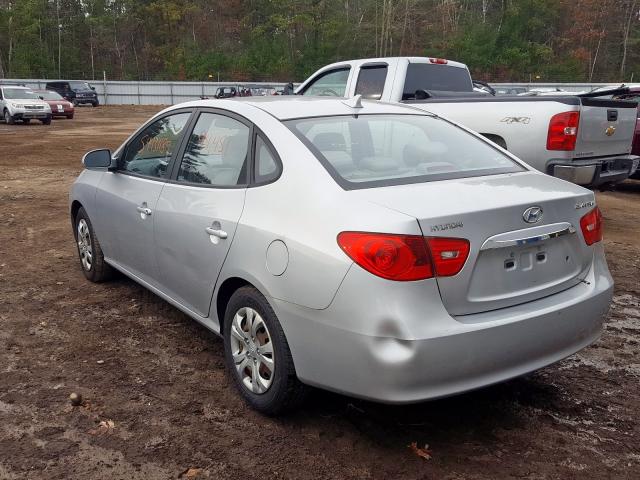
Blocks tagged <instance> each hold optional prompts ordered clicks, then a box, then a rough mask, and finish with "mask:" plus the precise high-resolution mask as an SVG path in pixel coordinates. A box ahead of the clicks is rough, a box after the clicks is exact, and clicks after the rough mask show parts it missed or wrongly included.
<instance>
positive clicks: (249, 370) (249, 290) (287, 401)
mask: <svg viewBox="0 0 640 480" xmlns="http://www.w3.org/2000/svg"><path fill="white" fill-rule="evenodd" d="M251 312H253V313H251ZM252 327H253V328H252ZM223 338H224V351H225V362H226V365H227V369H228V371H229V375H231V377H232V378H233V381H234V384H235V385H236V387H237V388H238V390H239V391H240V394H241V396H242V397H243V398H244V400H245V401H246V402H247V403H248V404H249V405H250V406H251V407H252V408H254V409H255V410H257V411H259V412H261V413H263V414H265V415H279V414H282V413H285V412H288V411H291V410H293V409H295V408H296V407H298V406H299V405H300V404H301V403H302V402H303V401H304V399H305V398H306V396H307V393H308V390H309V387H307V386H306V385H304V384H302V383H301V382H300V380H298V377H297V375H296V370H295V367H294V364H293V358H292V356H291V351H290V350H289V344H288V343H287V339H286V337H285V334H284V331H283V330H282V326H281V325H280V322H279V321H278V317H277V316H276V314H275V312H274V311H273V308H271V305H269V302H268V301H267V299H266V298H265V297H264V296H263V295H262V294H261V293H260V292H259V291H258V290H257V289H256V288H254V287H252V286H246V287H242V288H239V289H238V290H236V292H235V293H234V294H233V295H232V296H231V298H230V299H229V302H228V304H227V308H226V313H225V318H224V331H223ZM269 359H270V360H271V367H272V368H271V371H269V368H268V366H267V365H268V364H269V362H268V360H269ZM236 362H237V363H236ZM243 365H244V369H242V368H243V367H242V366H243ZM267 376H268V377H269V378H268V379H267V378H266V377H267ZM254 379H256V381H255V383H254ZM265 384H268V385H265Z"/></svg>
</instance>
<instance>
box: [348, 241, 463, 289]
mask: <svg viewBox="0 0 640 480" xmlns="http://www.w3.org/2000/svg"><path fill="white" fill-rule="evenodd" d="M338 245H340V247H341V248H342V250H344V251H345V253H346V254H347V255H349V257H351V259H352V260H353V261H354V262H356V263H357V264H358V265H360V266H361V267H362V268H364V269H365V270H367V271H368V272H370V273H373V274H374V275H377V276H379V277H382V278H386V279H388V280H398V281H410V280H424V279H426V278H432V277H434V276H436V275H438V276H443V277H444V276H451V275H456V274H457V273H458V272H459V271H460V270H461V269H462V267H463V265H464V263H465V261H466V260H467V257H468V255H469V241H468V240H465V239H458V238H440V237H434V238H425V237H422V236H419V235H394V234H387V233H366V232H342V233H341V234H339V235H338ZM429 249H431V254H430V253H429Z"/></svg>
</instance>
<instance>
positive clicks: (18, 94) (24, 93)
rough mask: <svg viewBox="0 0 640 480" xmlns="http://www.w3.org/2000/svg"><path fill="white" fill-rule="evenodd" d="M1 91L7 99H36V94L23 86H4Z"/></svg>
mask: <svg viewBox="0 0 640 480" xmlns="http://www.w3.org/2000/svg"><path fill="white" fill-rule="evenodd" d="M2 93H3V94H4V98H7V99H9V100H38V95H36V94H35V93H34V92H33V91H32V90H25V89H24V88H5V89H3V91H2Z"/></svg>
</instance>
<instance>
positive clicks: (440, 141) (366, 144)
mask: <svg viewBox="0 0 640 480" xmlns="http://www.w3.org/2000/svg"><path fill="white" fill-rule="evenodd" d="M285 124H286V125H287V126H288V127H289V128H290V129H291V131H293V133H295V134H296V135H297V136H298V138H300V139H301V140H302V141H303V143H305V145H307V147H308V148H309V149H310V150H311V151H312V152H313V153H314V154H315V156H316V157H317V158H318V159H319V160H320V162H321V163H322V164H323V165H324V166H325V168H327V170H328V171H329V173H330V174H331V175H332V176H333V177H334V178H335V180H336V181H337V182H338V183H339V184H340V185H341V186H342V187H343V188H346V189H352V188H367V187H377V186H387V185H402V184H409V183H420V182H428V181H433V180H444V179H449V178H464V177H475V176H480V175H494V174H499V173H511V172H519V171H523V170H524V168H523V167H522V166H520V165H519V164H518V163H516V162H514V161H513V160H512V159H510V158H509V157H508V156H507V155H505V154H504V153H502V152H500V151H499V150H498V149H497V148H494V147H492V146H491V145H490V144H488V143H486V142H484V141H482V140H480V139H478V138H476V137H475V136H473V135H472V134H470V133H468V132H466V131H464V130H463V129H461V128H459V127H456V126H455V125H453V124H451V123H449V122H447V121H445V120H442V119H440V118H438V117H434V116H430V115H397V114H396V115H349V116H334V117H318V118H303V119H296V120H289V121H287V122H285Z"/></svg>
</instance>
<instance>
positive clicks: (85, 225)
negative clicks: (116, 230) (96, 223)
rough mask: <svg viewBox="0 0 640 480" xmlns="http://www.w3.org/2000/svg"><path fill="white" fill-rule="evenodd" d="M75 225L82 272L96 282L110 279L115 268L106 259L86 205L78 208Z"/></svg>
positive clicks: (88, 278)
mask: <svg viewBox="0 0 640 480" xmlns="http://www.w3.org/2000/svg"><path fill="white" fill-rule="evenodd" d="M74 226H75V228H74V229H73V234H74V236H75V238H76V245H77V246H78V256H79V257H80V266H81V267H82V273H84V276H85V277H87V280H90V281H92V282H95V283H100V282H104V281H106V280H109V279H110V278H111V277H112V276H113V268H112V267H111V266H110V265H109V264H108V263H107V262H105V261H104V254H103V253H102V248H101V247H100V242H99V241H98V237H96V234H95V232H94V231H93V225H91V220H89V216H88V215H87V212H86V211H85V209H84V207H80V210H78V213H77V214H76V218H75V222H74Z"/></svg>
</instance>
